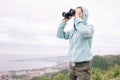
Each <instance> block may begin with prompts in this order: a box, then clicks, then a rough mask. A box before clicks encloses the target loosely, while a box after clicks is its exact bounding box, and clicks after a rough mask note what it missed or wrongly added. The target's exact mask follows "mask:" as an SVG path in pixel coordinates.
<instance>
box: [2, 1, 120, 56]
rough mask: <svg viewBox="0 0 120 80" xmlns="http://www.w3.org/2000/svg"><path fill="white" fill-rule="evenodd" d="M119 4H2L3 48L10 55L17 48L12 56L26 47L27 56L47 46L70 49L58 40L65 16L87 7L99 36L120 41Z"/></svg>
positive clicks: (66, 2) (92, 2)
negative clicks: (78, 7)
mask: <svg viewBox="0 0 120 80" xmlns="http://www.w3.org/2000/svg"><path fill="white" fill-rule="evenodd" d="M119 3H120V1H118V0H114V1H113V0H105V1H101V0H97V1H94V0H92V1H91V0H72V1H70V0H55V1H51V0H3V1H2V0H1V1H0V44H1V45H2V46H3V45H4V50H7V49H8V48H9V49H8V52H9V50H10V49H11V48H10V47H13V48H12V50H10V51H11V53H12V51H14V53H17V52H18V53H20V52H19V51H20V50H21V48H22V47H24V46H26V47H24V48H25V49H26V50H27V51H26V52H30V51H31V50H30V49H32V48H34V47H35V46H37V47H39V48H40V47H42V46H43V45H44V46H46V47H48V46H55V47H56V45H57V46H63V48H66V45H68V42H67V41H64V40H60V39H57V38H56V31H57V27H58V25H59V23H60V21H61V20H62V19H63V17H62V15H61V13H62V12H63V11H68V10H69V9H70V8H75V7H77V6H80V5H82V6H85V7H87V8H88V10H89V12H90V17H89V23H90V24H93V25H94V26H95V36H116V37H119V35H120V33H119V29H120V27H119V26H118V25H120V24H119V22H120V19H119V18H120V15H119V14H120V8H119ZM71 22H72V20H71V21H70V22H68V26H67V30H68V29H69V28H70V27H71V28H72V26H71V24H70V23H71ZM2 43H4V44H2ZM14 45H16V46H14ZM21 45H22V46H21ZM33 45H35V46H33ZM2 46H0V47H1V49H2ZM8 46H10V47H8ZM27 46H28V47H29V46H31V47H29V48H27ZM20 47H21V48H20ZM5 48H6V49H5ZM35 48H36V47H35ZM60 48H61V47H60ZM14 49H15V50H14ZM57 49H59V47H58V48H57ZM4 50H2V52H4ZM29 50H30V51H29ZM49 50H50V49H49ZM0 51H1V50H0ZM24 51H25V50H23V51H22V50H21V52H23V53H25V52H24ZM63 51H64V50H63ZM38 52H39V50H38ZM5 53H7V51H6V52H5ZM30 53H31V54H32V51H31V52H30ZM33 53H34V51H33ZM36 53H37V52H36Z"/></svg>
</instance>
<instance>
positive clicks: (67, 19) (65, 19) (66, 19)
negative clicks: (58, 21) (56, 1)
mask: <svg viewBox="0 0 120 80" xmlns="http://www.w3.org/2000/svg"><path fill="white" fill-rule="evenodd" d="M70 19H71V16H70V17H69V18H64V19H63V20H64V21H65V22H67V21H69V20H70Z"/></svg>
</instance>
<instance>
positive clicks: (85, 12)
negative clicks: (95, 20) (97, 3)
mask: <svg viewBox="0 0 120 80" xmlns="http://www.w3.org/2000/svg"><path fill="white" fill-rule="evenodd" d="M82 9H83V21H84V24H85V25H86V24H87V20H88V16H89V13H88V9H86V8H85V7H82Z"/></svg>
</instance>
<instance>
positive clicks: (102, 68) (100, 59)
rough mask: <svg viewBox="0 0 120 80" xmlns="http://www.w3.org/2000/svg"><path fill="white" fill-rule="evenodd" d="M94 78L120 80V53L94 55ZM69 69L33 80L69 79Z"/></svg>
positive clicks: (93, 79)
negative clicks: (114, 54) (115, 54)
mask: <svg viewBox="0 0 120 80" xmlns="http://www.w3.org/2000/svg"><path fill="white" fill-rule="evenodd" d="M92 64H93V72H92V80H120V55H117V56H113V55H110V56H94V58H93V61H92ZM67 74H68V71H67V69H66V70H63V71H61V72H59V73H56V74H53V75H49V76H42V77H38V78H33V79H32V80H67Z"/></svg>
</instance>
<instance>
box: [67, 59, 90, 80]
mask: <svg viewBox="0 0 120 80" xmlns="http://www.w3.org/2000/svg"><path fill="white" fill-rule="evenodd" d="M68 71H69V74H68V80H90V79H91V74H92V65H91V62H90V61H88V62H78V63H74V64H73V63H69V70H68Z"/></svg>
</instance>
